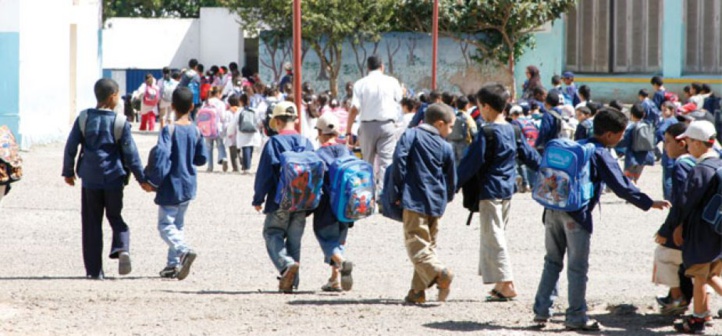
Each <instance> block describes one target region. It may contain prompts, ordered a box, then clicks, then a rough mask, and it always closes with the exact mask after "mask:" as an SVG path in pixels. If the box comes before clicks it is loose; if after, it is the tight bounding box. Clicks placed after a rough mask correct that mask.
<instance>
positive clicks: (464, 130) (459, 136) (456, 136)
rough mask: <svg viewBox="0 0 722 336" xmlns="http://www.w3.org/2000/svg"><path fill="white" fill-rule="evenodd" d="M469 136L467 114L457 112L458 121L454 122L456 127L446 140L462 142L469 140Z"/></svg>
mask: <svg viewBox="0 0 722 336" xmlns="http://www.w3.org/2000/svg"><path fill="white" fill-rule="evenodd" d="M468 135H469V122H468V119H467V118H466V114H465V113H464V112H463V111H458V112H456V121H454V127H453V128H452V129H451V133H450V134H449V136H447V137H446V140H449V141H453V142H460V141H465V140H467V138H468Z"/></svg>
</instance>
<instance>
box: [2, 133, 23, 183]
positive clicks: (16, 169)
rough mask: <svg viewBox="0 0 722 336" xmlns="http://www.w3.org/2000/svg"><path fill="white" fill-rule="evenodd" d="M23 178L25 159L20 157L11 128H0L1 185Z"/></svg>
mask: <svg viewBox="0 0 722 336" xmlns="http://www.w3.org/2000/svg"><path fill="white" fill-rule="evenodd" d="M22 177H23V159H22V158H21V157H20V147H18V143H17V141H15V136H14V135H13V132H12V131H10V128H8V127H7V126H5V125H3V126H0V185H5V184H8V183H12V182H16V181H19V180H20V179H21V178H22ZM0 196H2V195H0Z"/></svg>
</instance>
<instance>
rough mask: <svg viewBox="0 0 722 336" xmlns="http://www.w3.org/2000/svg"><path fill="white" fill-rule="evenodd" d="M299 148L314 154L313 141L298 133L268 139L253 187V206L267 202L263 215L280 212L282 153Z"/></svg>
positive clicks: (282, 133)
mask: <svg viewBox="0 0 722 336" xmlns="http://www.w3.org/2000/svg"><path fill="white" fill-rule="evenodd" d="M297 148H298V149H300V150H301V151H307V152H313V144H312V143H311V141H309V140H308V139H307V138H306V137H304V136H301V135H299V134H298V133H297V132H296V131H282V132H280V133H279V134H278V135H274V136H272V137H271V138H270V139H268V142H267V143H266V145H265V146H264V147H263V151H262V152H261V161H260V162H259V163H258V171H257V172H256V182H255V185H254V187H253V190H254V194H253V206H259V205H261V204H263V203H264V202H265V203H266V206H265V208H264V209H263V213H265V214H269V213H272V212H275V211H276V210H278V204H277V203H276V188H278V179H279V177H280V174H281V161H280V160H281V153H283V152H286V151H290V150H294V149H297Z"/></svg>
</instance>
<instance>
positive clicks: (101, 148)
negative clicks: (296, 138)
mask: <svg viewBox="0 0 722 336" xmlns="http://www.w3.org/2000/svg"><path fill="white" fill-rule="evenodd" d="M94 90H95V98H96V100H97V101H98V104H97V106H96V108H94V109H88V110H85V111H83V112H80V116H78V118H77V119H76V120H75V123H73V129H72V130H71V131H70V135H69V136H68V141H67V143H66V144H65V155H64V158H63V178H64V179H65V183H67V184H68V185H69V186H71V187H72V186H75V179H76V177H75V171H74V168H75V157H76V155H77V154H78V146H79V145H80V146H82V147H81V148H82V149H81V155H80V158H79V159H78V166H77V169H78V176H79V177H80V178H81V179H82V180H83V189H82V198H81V218H82V223H83V229H82V230H83V261H84V263H85V274H86V277H87V278H89V279H96V280H102V279H103V278H104V274H103V257H102V254H103V226H102V225H103V212H105V216H106V218H107V219H108V222H110V226H111V228H112V229H113V240H112V245H111V249H110V258H111V259H119V263H118V273H119V274H120V275H127V274H129V273H130V272H131V270H132V268H131V263H130V229H129V228H128V224H126V223H125V221H123V217H122V215H121V212H122V211H123V188H124V186H125V184H126V181H127V178H126V177H127V175H128V172H126V171H125V169H124V165H125V166H127V167H129V169H130V171H131V172H133V175H134V176H135V178H136V180H137V181H138V182H139V183H143V182H144V181H145V177H144V175H143V166H142V165H141V162H140V157H139V156H138V150H137V149H136V147H135V142H134V141H133V138H132V137H131V134H130V124H129V123H128V122H127V121H126V120H125V117H124V116H122V115H117V114H116V113H115V112H113V110H114V109H115V106H116V105H117V104H118V99H119V96H118V83H116V82H115V81H114V80H112V79H106V78H103V79H100V80H98V81H97V82H95V88H94Z"/></svg>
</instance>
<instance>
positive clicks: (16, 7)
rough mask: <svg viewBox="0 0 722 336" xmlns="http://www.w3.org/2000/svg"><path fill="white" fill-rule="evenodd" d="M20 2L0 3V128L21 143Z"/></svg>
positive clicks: (18, 0) (6, 1) (10, 0)
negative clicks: (8, 131)
mask: <svg viewBox="0 0 722 336" xmlns="http://www.w3.org/2000/svg"><path fill="white" fill-rule="evenodd" d="M19 17H20V0H5V1H0V64H2V66H0V125H7V126H8V127H10V129H11V130H12V131H13V133H14V134H15V137H16V138H17V140H18V142H21V141H22V139H21V138H20V134H18V127H19V125H20V89H19V86H20V32H19V30H20V29H19V28H20V22H19Z"/></svg>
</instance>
